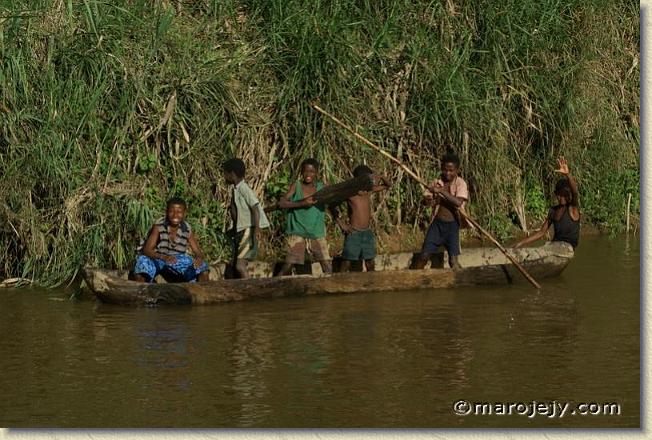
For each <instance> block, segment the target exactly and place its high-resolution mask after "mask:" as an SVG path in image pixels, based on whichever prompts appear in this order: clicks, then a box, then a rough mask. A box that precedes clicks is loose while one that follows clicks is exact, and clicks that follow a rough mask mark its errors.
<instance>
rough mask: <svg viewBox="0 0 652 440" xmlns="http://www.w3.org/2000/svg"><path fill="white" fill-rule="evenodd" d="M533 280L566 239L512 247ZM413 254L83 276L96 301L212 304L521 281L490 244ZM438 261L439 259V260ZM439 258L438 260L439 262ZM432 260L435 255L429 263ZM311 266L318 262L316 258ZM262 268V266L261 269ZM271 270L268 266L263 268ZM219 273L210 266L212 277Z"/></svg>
mask: <svg viewBox="0 0 652 440" xmlns="http://www.w3.org/2000/svg"><path fill="white" fill-rule="evenodd" d="M511 252H512V253H513V257H514V258H516V260H517V261H519V262H520V263H521V264H522V265H523V266H524V267H525V268H526V270H527V271H528V272H530V274H532V276H533V277H534V278H535V279H537V280H542V279H545V278H548V277H552V276H556V275H558V274H560V273H561V272H562V271H563V270H564V269H565V268H566V266H567V265H568V263H569V262H570V260H571V259H572V258H573V248H572V246H570V245H569V244H566V243H560V242H555V243H548V244H546V245H544V246H541V247H538V248H524V249H517V250H512V251H511ZM411 258H412V254H409V253H406V254H393V255H379V256H378V257H376V267H377V270H376V272H346V273H334V274H332V275H324V274H317V275H297V276H289V277H270V276H265V273H266V272H265V270H264V268H265V263H257V267H256V264H252V268H251V269H252V272H253V273H254V274H255V275H256V274H257V275H258V276H260V277H259V278H250V279H246V280H238V279H230V280H229V279H212V280H211V281H206V282H202V283H154V284H145V283H137V282H135V281H129V280H127V279H126V275H127V273H126V271H122V272H120V271H106V270H102V269H93V268H85V269H84V279H85V281H86V283H87V285H88V287H89V288H90V289H91V290H92V291H93V293H94V294H95V295H96V296H97V298H99V299H100V300H101V301H103V302H106V303H113V304H129V305H158V304H197V305H199V304H216V303H225V302H232V301H243V300H247V299H254V298H279V297H285V296H305V295H325V294H344V293H361V292H388V291H401V290H418V289H437V288H454V287H461V286H474V285H476V286H477V285H497V284H509V283H512V282H517V283H523V282H525V280H524V278H523V277H522V275H521V274H520V273H519V272H518V271H517V269H516V268H515V267H514V266H513V265H512V264H511V263H510V262H509V261H508V260H507V258H506V257H505V256H504V255H503V254H502V253H501V252H500V251H499V250H498V249H495V248H469V249H464V250H463V254H462V255H460V264H461V265H462V267H463V268H462V269H461V270H457V271H453V270H451V269H448V268H443V267H442V268H434V269H432V268H428V269H422V270H410V269H407V267H409V262H410V260H411ZM439 261H440V262H441V259H440V260H439ZM442 263H443V262H442ZM436 264H437V262H436V261H434V262H433V265H436ZM313 266H318V265H317V264H315V265H313ZM261 268H262V269H261ZM268 270H269V271H270V272H271V269H268ZM218 273H222V272H220V271H219V270H216V268H215V267H214V268H213V269H212V273H211V277H212V278H215V277H216V274H218Z"/></svg>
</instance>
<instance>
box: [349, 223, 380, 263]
mask: <svg viewBox="0 0 652 440" xmlns="http://www.w3.org/2000/svg"><path fill="white" fill-rule="evenodd" d="M342 258H344V259H345V260H350V261H358V260H372V259H374V258H376V239H375V237H374V234H373V232H371V230H370V229H365V230H363V231H354V232H352V233H350V234H349V235H347V236H346V239H344V250H343V251H342Z"/></svg>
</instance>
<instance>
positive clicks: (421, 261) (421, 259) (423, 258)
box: [410, 254, 430, 269]
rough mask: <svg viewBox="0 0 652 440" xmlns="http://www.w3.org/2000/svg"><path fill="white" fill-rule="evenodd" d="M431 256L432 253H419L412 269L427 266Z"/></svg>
mask: <svg viewBox="0 0 652 440" xmlns="http://www.w3.org/2000/svg"><path fill="white" fill-rule="evenodd" d="M429 258H430V254H419V255H418V256H417V257H416V258H415V259H414V261H413V262H412V266H411V267H410V269H423V268H424V267H426V263H428V259H429Z"/></svg>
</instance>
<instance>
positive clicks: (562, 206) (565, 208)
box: [514, 157, 580, 248]
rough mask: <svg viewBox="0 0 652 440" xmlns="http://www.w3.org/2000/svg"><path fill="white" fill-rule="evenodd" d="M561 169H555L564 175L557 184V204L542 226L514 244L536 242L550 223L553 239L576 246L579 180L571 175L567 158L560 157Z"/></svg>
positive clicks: (578, 225)
mask: <svg viewBox="0 0 652 440" xmlns="http://www.w3.org/2000/svg"><path fill="white" fill-rule="evenodd" d="M557 163H558V164H559V169H557V170H555V172H557V173H561V174H562V175H563V176H564V177H563V178H561V179H560V180H559V181H557V185H555V195H556V196H557V205H556V206H553V207H552V208H550V210H549V211H548V216H547V217H546V219H545V221H544V222H543V225H541V228H539V230H538V231H537V232H535V233H534V234H532V235H530V236H529V237H526V238H524V239H523V240H521V241H519V242H518V243H516V245H514V248H520V247H521V246H523V245H526V244H529V243H532V242H535V241H537V240H539V239H541V238H543V237H544V236H545V235H546V232H547V231H548V228H549V227H550V225H553V226H554V229H555V235H554V237H553V238H552V241H564V242H566V243H570V244H571V246H573V248H576V247H577V245H578V243H579V239H580V205H579V192H578V190H577V182H576V181H575V179H574V178H573V176H571V174H570V170H569V169H568V163H567V162H566V159H564V158H563V157H560V158H559V160H558V162H557Z"/></svg>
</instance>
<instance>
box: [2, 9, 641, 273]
mask: <svg viewBox="0 0 652 440" xmlns="http://www.w3.org/2000/svg"><path fill="white" fill-rule="evenodd" d="M639 52H640V51H639V5H638V3H635V2H612V1H605V0H588V1H579V0H570V1H564V2H561V1H557V0H542V1H537V2H534V1H523V0H476V1H471V0H466V1H455V2H453V1H450V0H439V1H416V2H407V1H401V0H358V1H354V0H331V1H320V0H314V1H305V0H304V1H299V0H264V1H263V0H248V1H247V0H239V1H238V0H219V1H218V0H203V1H202V0H193V1H189V0H184V1H181V0H178V1H172V0H169V1H154V0H115V1H110V2H109V1H97V0H83V1H74V2H73V1H72V0H29V1H27V0H4V1H3V2H2V3H1V4H0V167H2V173H0V257H2V260H1V261H2V262H1V263H0V278H3V277H9V276H23V277H34V278H36V279H38V280H40V281H41V282H42V283H44V284H47V285H54V284H57V283H61V282H64V281H66V280H69V279H70V278H71V277H73V276H74V275H75V273H77V271H78V270H79V268H80V267H81V266H82V265H84V264H92V265H96V266H103V267H127V266H128V265H130V264H131V261H132V259H133V248H134V247H135V245H136V244H137V242H138V239H139V238H140V237H141V236H142V235H143V234H145V233H146V231H147V228H148V227H149V225H150V224H151V222H152V220H153V219H155V218H156V217H157V216H159V215H160V214H161V213H162V210H163V203H164V200H165V199H166V198H167V197H168V196H170V195H172V194H178V195H181V196H183V197H185V198H187V199H188V200H189V202H190V212H189V218H190V220H191V221H192V222H193V223H194V225H195V227H196V230H197V231H198V233H199V236H200V243H201V244H202V245H203V247H204V248H205V251H207V253H208V254H209V255H210V256H211V258H213V259H217V258H221V257H223V256H224V255H225V251H226V249H225V246H224V243H225V242H224V238H223V237H224V236H223V231H224V230H225V228H226V215H225V213H226V211H225V200H226V198H227V196H228V194H229V193H228V190H227V189H226V188H225V186H224V182H223V179H222V178H221V170H220V165H221V163H222V161H223V160H224V159H225V158H227V157H232V156H234V155H237V156H240V157H242V158H243V159H244V160H245V162H246V163H247V165H248V180H249V181H250V182H251V183H252V184H253V187H254V189H255V190H257V191H258V192H259V193H263V192H266V199H267V202H270V201H272V200H273V199H275V198H277V197H278V196H279V195H280V194H282V192H283V190H284V188H285V187H286V185H287V184H288V182H289V181H291V180H292V179H294V176H295V175H296V171H297V170H296V168H297V165H298V163H299V162H300V161H301V159H303V158H305V157H308V156H316V157H317V158H318V159H320V160H322V161H323V164H324V173H325V176H326V177H327V179H328V180H329V181H331V182H332V181H337V180H339V179H343V178H345V177H347V176H348V175H349V172H350V170H351V169H352V168H353V166H355V165H356V164H357V163H359V162H361V161H366V162H367V163H368V164H370V166H372V168H375V169H377V170H378V171H380V172H382V173H385V174H386V175H388V176H389V177H390V178H393V179H394V180H395V181H398V183H397V185H396V187H395V188H394V189H393V190H392V192H391V193H389V194H387V195H386V196H384V197H382V198H381V201H380V203H378V204H377V205H376V208H377V219H378V221H377V225H378V227H379V228H385V229H386V230H390V229H391V228H393V227H395V226H396V225H399V224H408V225H416V224H418V223H423V222H424V221H425V219H426V218H427V216H426V213H425V212H424V210H423V209H422V208H421V207H420V206H419V199H420V195H421V189H420V188H419V187H418V186H417V185H416V184H414V183H413V182H412V181H410V180H409V179H408V178H406V176H404V174H403V173H402V172H401V171H399V170H397V169H396V168H395V167H393V166H392V165H391V164H390V163H389V162H387V161H386V160H384V159H383V158H381V157H379V156H378V154H375V153H374V152H373V151H372V150H370V149H368V148H366V147H364V146H363V145H361V144H360V143H357V142H356V141H355V140H354V139H352V137H351V136H349V135H347V134H346V133H344V132H342V131H341V130H340V129H338V128H337V127H336V126H335V125H334V124H332V123H330V122H328V121H326V120H325V119H324V118H323V117H322V116H320V115H319V114H318V113H317V112H315V111H314V110H312V109H311V108H310V102H312V101H315V102H319V103H320V104H321V105H322V106H323V107H324V108H326V109H327V110H329V111H331V112H333V113H334V114H336V115H338V116H339V117H341V118H342V119H343V120H345V121H346V122H348V123H350V124H352V125H357V126H358V127H359V129H360V130H361V132H363V133H364V134H365V136H367V137H368V138H369V139H371V140H373V141H374V142H377V143H378V144H380V145H381V146H383V147H384V148H386V149H387V150H388V151H390V152H392V153H393V154H395V155H396V156H399V157H400V158H402V159H403V160H405V161H406V162H407V163H409V164H411V165H412V166H413V167H414V168H415V169H417V170H418V172H419V173H420V174H421V175H422V176H423V177H428V178H432V177H434V176H435V175H436V174H437V170H438V166H439V164H438V157H440V156H441V154H442V153H443V152H444V150H445V148H446V147H447V146H451V147H453V148H454V149H455V150H456V151H457V152H458V153H459V155H460V156H461V159H462V172H463V176H464V177H465V178H466V179H467V180H468V182H469V184H470V187H471V192H472V206H471V211H470V212H471V214H472V215H474V216H475V217H476V219H477V220H478V221H480V222H481V223H483V224H485V225H487V226H488V227H490V228H491V229H492V230H493V231H494V232H496V233H498V234H499V235H500V236H501V237H502V238H506V237H507V236H509V235H510V234H513V233H514V232H516V231H517V228H516V226H515V224H520V225H522V224H523V223H525V224H527V226H528V227H532V225H536V224H538V223H539V222H540V221H541V220H542V215H543V214H545V210H546V207H547V206H548V205H549V204H550V203H551V201H552V188H553V187H554V182H555V179H556V178H557V176H555V175H554V173H553V170H554V166H555V159H556V157H557V156H558V155H560V154H563V155H565V156H566V158H567V159H568V161H569V164H570V166H571V171H572V172H573V173H574V174H575V175H576V177H577V179H578V181H579V184H580V191H581V196H582V209H583V213H584V222H585V223H593V224H595V225H598V226H602V227H606V228H608V229H610V230H619V229H621V228H622V227H623V225H624V222H625V219H624V215H623V213H624V210H625V204H626V201H627V194H628V193H632V196H633V207H632V212H633V215H634V220H635V221H636V220H637V218H638V213H639V184H638V182H639V67H638V60H639ZM274 218H275V220H276V221H275V223H276V225H277V226H278V228H279V229H280V228H281V227H282V222H281V217H279V216H278V215H276V214H275V217H274Z"/></svg>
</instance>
